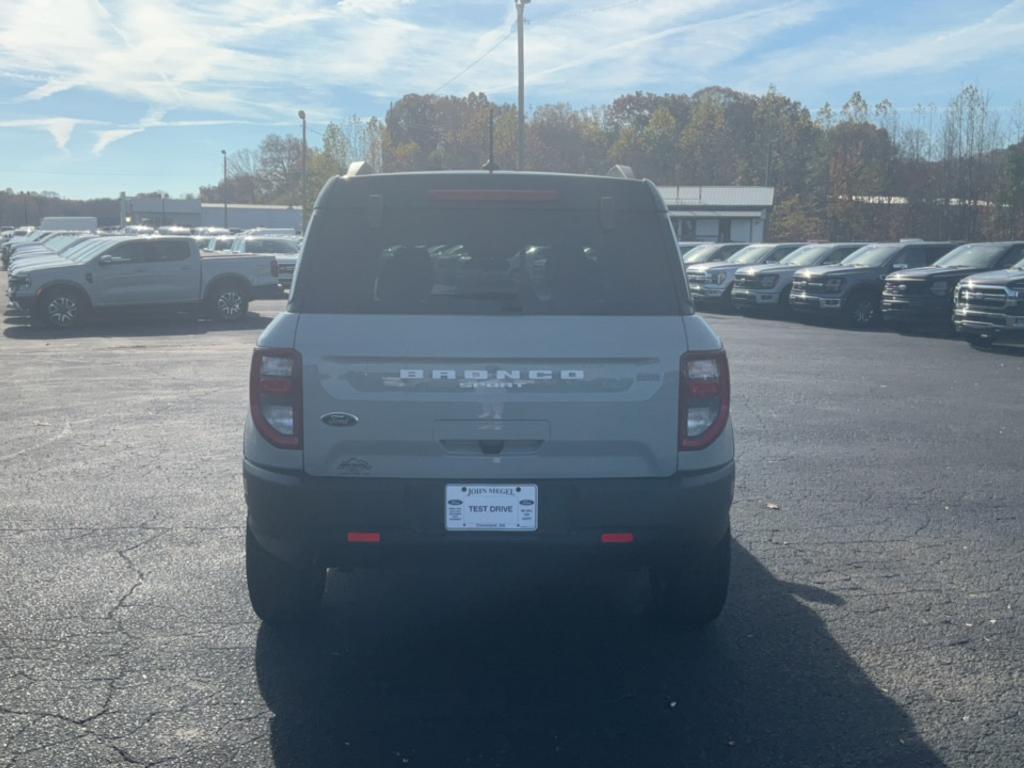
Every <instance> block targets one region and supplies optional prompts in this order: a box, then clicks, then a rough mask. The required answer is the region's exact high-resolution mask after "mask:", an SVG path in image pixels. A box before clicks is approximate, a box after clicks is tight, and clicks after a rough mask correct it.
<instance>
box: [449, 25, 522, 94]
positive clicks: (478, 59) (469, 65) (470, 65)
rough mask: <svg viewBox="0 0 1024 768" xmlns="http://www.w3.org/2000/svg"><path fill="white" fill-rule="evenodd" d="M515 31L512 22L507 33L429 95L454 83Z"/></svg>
mask: <svg viewBox="0 0 1024 768" xmlns="http://www.w3.org/2000/svg"><path fill="white" fill-rule="evenodd" d="M515 32H516V27H515V24H512V25H511V26H510V27H509V30H508V33H507V34H506V35H505V36H504V37H503V38H501V39H500V40H499V41H498V42H496V43H495V44H494V45H492V46H491V47H490V48H488V49H487V50H486V51H484V52H483V53H482V54H480V56H478V57H477V58H476V59H474V60H473V61H471V62H470V63H469V64H468V65H467V66H466V67H465V68H464V69H463V70H462V71H460V72H459V73H458V74H457V75H455V77H452V78H449V79H448V80H446V81H445V82H444V84H443V85H440V86H438V87H437V88H435V89H434V90H432V91H431V92H430V95H431V96H435V95H437V93H438V92H439V91H443V90H444V89H445V88H447V87H448V86H449V85H451V84H452V83H454V82H455V81H456V80H458V79H459V78H460V77H462V76H463V75H464V74H466V73H467V72H469V70H471V69H472V68H473V67H475V66H476V65H477V64H479V63H480V62H481V61H483V60H484V59H486V58H487V57H488V56H490V55H491V54H492V53H494V52H495V51H496V50H498V46H500V45H501V44H502V43H504V42H505V41H506V40H508V39H509V38H510V37H512V35H514V34H515Z"/></svg>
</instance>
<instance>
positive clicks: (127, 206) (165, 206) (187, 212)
mask: <svg viewBox="0 0 1024 768" xmlns="http://www.w3.org/2000/svg"><path fill="white" fill-rule="evenodd" d="M121 223H122V225H124V224H148V225H149V226H151V227H162V226H168V225H172V224H173V225H177V226H181V227H228V228H230V229H254V228H256V227H274V228H287V229H294V230H295V231H296V232H301V231H302V209H301V208H298V207H296V206H293V205H248V204H245V203H228V205H227V206H225V205H224V204H223V203H203V202H200V201H199V200H176V199H174V198H170V197H124V196H122V197H121Z"/></svg>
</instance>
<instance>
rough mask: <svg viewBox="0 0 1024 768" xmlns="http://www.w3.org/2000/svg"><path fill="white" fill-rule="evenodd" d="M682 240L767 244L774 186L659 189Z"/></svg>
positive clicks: (678, 235) (673, 225)
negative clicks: (767, 226) (766, 233)
mask: <svg viewBox="0 0 1024 768" xmlns="http://www.w3.org/2000/svg"><path fill="white" fill-rule="evenodd" d="M658 191H659V192H660V193H661V196H662V198H664V200H665V205H666V206H667V207H668V210H669V217H670V218H671V219H672V227H673V228H674V229H675V231H676V237H677V238H678V239H679V240H684V241H694V240H707V241H709V242H723V243H760V242H763V241H764V232H765V224H766V223H767V221H768V213H769V212H770V211H771V208H772V205H773V204H774V202H775V188H774V187H658Z"/></svg>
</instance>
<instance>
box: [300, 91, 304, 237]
mask: <svg viewBox="0 0 1024 768" xmlns="http://www.w3.org/2000/svg"><path fill="white" fill-rule="evenodd" d="M299 119H300V120H301V121H302V231H303V232H305V231H306V111H305V110H304V109H300V110H299Z"/></svg>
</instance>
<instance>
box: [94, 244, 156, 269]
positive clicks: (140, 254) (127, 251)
mask: <svg viewBox="0 0 1024 768" xmlns="http://www.w3.org/2000/svg"><path fill="white" fill-rule="evenodd" d="M144 245H145V243H141V242H134V243H121V244H120V245H116V246H114V247H113V248H111V249H110V250H109V251H107V253H106V254H104V255H109V256H112V257H113V262H112V263H114V264H140V263H142V262H143V261H145V260H146V257H147V254H148V252H147V251H146V250H144V249H143V246H144Z"/></svg>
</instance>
